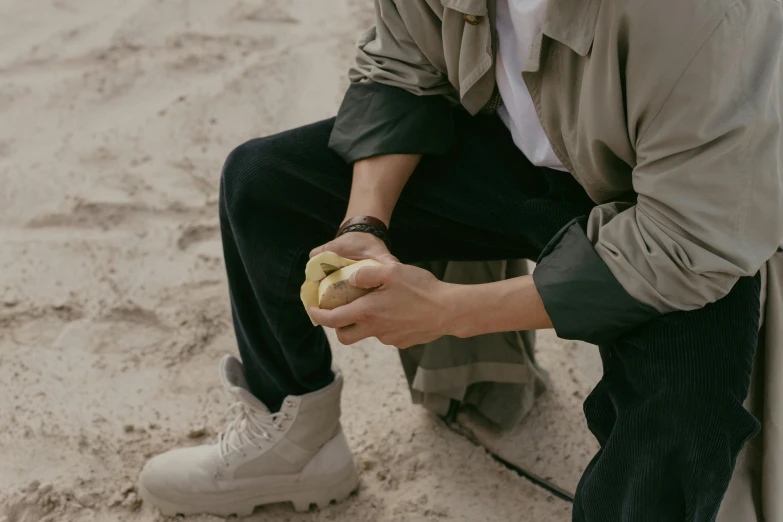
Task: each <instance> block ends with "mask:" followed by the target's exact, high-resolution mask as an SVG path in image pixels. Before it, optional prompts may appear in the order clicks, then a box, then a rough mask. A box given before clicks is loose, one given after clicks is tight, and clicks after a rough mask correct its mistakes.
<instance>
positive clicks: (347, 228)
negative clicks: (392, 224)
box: [335, 216, 391, 251]
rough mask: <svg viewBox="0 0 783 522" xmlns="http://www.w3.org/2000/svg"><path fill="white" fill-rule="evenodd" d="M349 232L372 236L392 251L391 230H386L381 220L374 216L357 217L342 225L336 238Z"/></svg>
mask: <svg viewBox="0 0 783 522" xmlns="http://www.w3.org/2000/svg"><path fill="white" fill-rule="evenodd" d="M348 232H363V233H366V234H372V235H374V236H375V237H377V238H378V239H380V240H381V241H383V242H384V244H385V245H386V248H388V249H389V250H390V251H391V240H390V239H389V229H387V228H386V224H385V223H384V222H383V221H381V220H380V219H377V218H374V217H372V216H356V217H353V218H351V219H349V220H347V221H346V222H345V223H343V224H342V225H340V229H339V230H338V231H337V235H336V236H335V237H340V236H342V235H343V234H347V233H348Z"/></svg>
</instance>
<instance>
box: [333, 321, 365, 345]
mask: <svg viewBox="0 0 783 522" xmlns="http://www.w3.org/2000/svg"><path fill="white" fill-rule="evenodd" d="M368 337H372V335H370V333H369V331H368V329H367V328H366V327H364V326H363V325H359V324H352V325H349V326H343V327H342V328H338V329H337V340H338V341H340V342H341V343H343V344H345V345H350V344H354V343H358V342H359V341H361V340H362V339H367V338H368Z"/></svg>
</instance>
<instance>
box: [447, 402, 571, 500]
mask: <svg viewBox="0 0 783 522" xmlns="http://www.w3.org/2000/svg"><path fill="white" fill-rule="evenodd" d="M459 406H460V403H459V401H455V400H452V401H451V404H450V405H449V411H448V412H447V413H446V415H444V416H443V417H441V418H442V419H443V422H444V423H445V424H446V426H447V427H448V428H449V429H450V430H451V431H453V432H455V433H458V434H460V435H462V436H463V437H464V436H465V433H464V432H463V431H462V430H460V429H458V428H457V427H456V426H457V413H458V412H459ZM466 438H467V439H468V440H470V441H471V442H473V443H474V444H475V443H476V441H475V440H472V438H471V437H466ZM482 447H484V449H486V450H487V452H488V453H489V454H490V455H491V456H492V458H493V459H495V460H496V461H498V462H499V463H501V464H503V466H505V467H506V468H507V469H510V470H511V471H513V472H514V473H516V474H517V475H519V476H520V477H522V478H525V479H527V480H529V481H530V482H532V483H533V484H535V485H536V486H538V487H540V488H542V489H545V490H547V491H548V492H550V493H551V494H553V495H554V496H556V497H557V498H559V499H562V500H565V501H566V502H571V503H572V504H573V503H574V495H573V494H572V493H569V492H568V491H566V490H564V489H563V488H561V487H560V486H558V485H557V484H553V483H552V482H549V481H548V480H546V479H544V478H542V477H539V476H538V475H536V474H534V473H531V472H529V471H527V470H525V469H523V468H520V467H519V466H517V465H516V464H512V463H511V462H509V461H507V460H506V459H504V458H503V457H501V456H499V455H496V454H495V453H492V452H491V451H489V448H487V447H486V446H482Z"/></svg>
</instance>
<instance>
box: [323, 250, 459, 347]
mask: <svg viewBox="0 0 783 522" xmlns="http://www.w3.org/2000/svg"><path fill="white" fill-rule="evenodd" d="M346 235H348V234H346ZM364 235H369V234H364ZM350 283H351V284H352V285H354V286H357V287H359V288H376V290H375V291H374V292H372V293H370V294H367V295H366V296H364V297H360V298H359V299H357V300H356V301H354V302H352V303H349V304H347V305H345V306H341V307H338V308H335V309H334V310H321V309H319V308H310V314H311V317H312V318H313V319H314V320H315V321H316V322H317V323H318V324H320V325H323V326H328V327H331V328H334V329H336V331H337V338H338V339H339V340H340V342H341V343H343V344H353V343H355V342H357V341H360V340H362V339H366V338H368V337H376V338H377V339H378V340H379V341H381V342H382V343H383V344H389V345H393V346H396V347H397V348H409V347H411V346H413V345H416V344H422V343H427V342H430V341H434V340H435V339H437V338H439V337H442V336H443V335H446V334H447V333H448V332H447V325H448V324H449V322H450V318H451V315H452V310H451V302H452V300H451V299H450V298H449V290H450V288H451V287H453V286H454V285H449V284H447V283H443V282H442V281H439V280H438V279H437V278H436V277H435V276H433V275H432V274H431V273H429V272H427V271H426V270H423V269H421V268H417V267H414V266H410V265H402V264H399V263H397V262H387V264H384V265H383V266H373V267H364V268H362V269H360V270H358V271H356V272H355V273H353V274H351V279H350Z"/></svg>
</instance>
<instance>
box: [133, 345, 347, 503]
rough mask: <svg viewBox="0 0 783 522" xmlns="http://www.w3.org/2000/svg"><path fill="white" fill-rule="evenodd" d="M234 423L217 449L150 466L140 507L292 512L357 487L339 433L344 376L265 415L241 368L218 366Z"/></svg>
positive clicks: (189, 451) (228, 360) (174, 454)
mask: <svg viewBox="0 0 783 522" xmlns="http://www.w3.org/2000/svg"><path fill="white" fill-rule="evenodd" d="M220 373H221V377H222V381H223V385H224V386H225V388H226V390H227V391H228V392H229V393H231V394H232V395H233V396H235V397H236V398H237V399H238V402H237V403H236V404H234V406H232V408H237V410H238V413H239V415H238V417H237V418H236V419H235V420H234V421H233V422H231V424H229V425H228V428H227V429H226V431H225V432H223V433H221V434H220V435H219V436H218V440H217V441H216V442H215V443H214V444H209V445H204V446H195V447H190V448H180V449H175V450H172V451H169V452H167V453H163V454H161V455H158V456H156V457H153V458H152V459H150V460H149V462H147V464H146V465H145V466H144V469H143V470H142V472H141V476H140V477H139V492H140V493H141V496H142V498H143V499H144V501H145V502H148V503H150V504H152V505H154V506H156V507H157V508H159V509H160V511H161V512H162V513H163V514H164V515H175V514H177V513H181V514H183V515H188V514H196V513H210V514H213V515H221V516H229V515H233V514H236V515H237V516H245V515H249V514H250V513H252V512H253V509H254V508H255V507H256V506H260V505H262V504H271V503H274V502H292V503H293V504H294V508H295V509H296V510H297V511H306V510H308V509H309V508H310V506H311V505H312V504H315V505H317V506H318V507H324V506H326V505H328V504H329V503H330V502H331V501H340V500H343V499H345V498H346V497H348V496H349V495H350V494H351V493H352V492H353V491H355V490H356V489H357V487H358V484H359V479H358V477H357V475H356V467H355V466H354V463H353V456H352V455H351V450H350V449H348V443H347V442H346V440H345V435H343V431H342V428H341V427H340V392H341V391H342V387H343V379H342V375H341V374H340V372H339V371H337V370H335V372H334V373H335V379H334V382H333V383H332V384H330V385H329V386H327V387H325V388H323V389H321V390H318V391H315V392H312V393H308V394H307V395H301V396H289V397H287V398H286V399H285V401H284V402H283V405H282V407H281V409H280V411H279V412H277V413H270V412H269V409H267V407H266V406H264V404H263V403H262V402H261V401H259V400H258V399H256V398H255V397H254V396H253V395H252V394H251V393H250V392H249V391H248V387H247V382H246V381H245V377H244V372H243V369H242V363H240V362H239V361H238V360H237V359H236V358H235V357H232V356H230V355H227V356H225V357H224V358H223V360H222V361H221V363H220Z"/></svg>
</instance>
